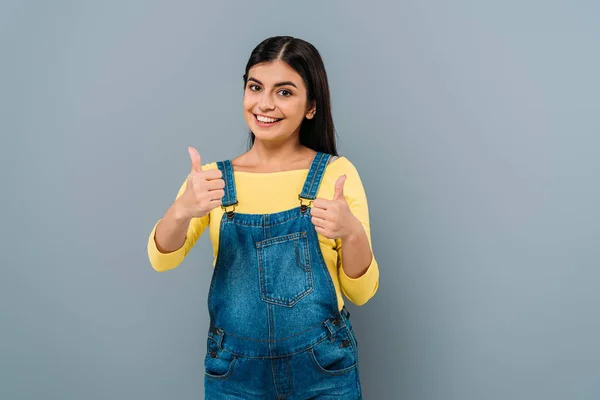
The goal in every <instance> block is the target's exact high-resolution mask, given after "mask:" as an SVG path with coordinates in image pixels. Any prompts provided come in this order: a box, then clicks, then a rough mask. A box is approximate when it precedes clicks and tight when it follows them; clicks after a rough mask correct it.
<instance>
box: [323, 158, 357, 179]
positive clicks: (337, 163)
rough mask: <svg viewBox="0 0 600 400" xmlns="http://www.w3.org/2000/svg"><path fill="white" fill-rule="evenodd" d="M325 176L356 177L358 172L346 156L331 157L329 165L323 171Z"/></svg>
mask: <svg viewBox="0 0 600 400" xmlns="http://www.w3.org/2000/svg"><path fill="white" fill-rule="evenodd" d="M325 173H326V174H328V175H329V174H331V175H336V176H339V175H344V174H346V175H358V170H357V169H356V167H355V166H354V164H353V163H352V161H350V160H349V159H348V158H347V157H346V156H339V157H337V156H332V157H331V160H330V161H329V165H328V166H327V169H326V170H325Z"/></svg>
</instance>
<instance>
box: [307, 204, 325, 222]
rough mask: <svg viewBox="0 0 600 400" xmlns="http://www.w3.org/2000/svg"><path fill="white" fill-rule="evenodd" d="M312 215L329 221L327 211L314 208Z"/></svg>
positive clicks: (311, 211)
mask: <svg viewBox="0 0 600 400" xmlns="http://www.w3.org/2000/svg"><path fill="white" fill-rule="evenodd" d="M310 215H312V216H313V217H317V218H322V219H327V210H323V209H322V208H315V207H313V208H311V210H310Z"/></svg>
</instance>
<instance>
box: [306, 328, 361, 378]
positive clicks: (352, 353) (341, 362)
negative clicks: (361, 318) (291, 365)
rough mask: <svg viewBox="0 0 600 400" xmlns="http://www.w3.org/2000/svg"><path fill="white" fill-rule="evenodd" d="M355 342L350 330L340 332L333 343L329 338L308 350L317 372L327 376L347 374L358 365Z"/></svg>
mask: <svg viewBox="0 0 600 400" xmlns="http://www.w3.org/2000/svg"><path fill="white" fill-rule="evenodd" d="M354 346H355V345H354V341H353V340H352V339H351V338H350V337H349V331H348V330H340V331H338V332H337V333H336V335H335V338H334V340H333V341H331V340H330V339H329V338H327V339H325V340H323V341H321V342H319V343H317V344H316V345H314V346H313V347H311V348H310V349H308V352H309V356H310V358H311V360H312V361H313V364H314V366H315V368H316V369H317V371H319V372H320V373H322V374H325V375H341V374H347V373H349V372H351V371H352V370H354V369H355V368H356V366H357V365H358V356H357V354H358V353H357V352H356V348H355V347H354Z"/></svg>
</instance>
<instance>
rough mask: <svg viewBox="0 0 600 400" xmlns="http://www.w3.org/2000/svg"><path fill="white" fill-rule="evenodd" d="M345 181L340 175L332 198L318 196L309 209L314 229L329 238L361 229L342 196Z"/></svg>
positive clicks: (344, 176)
mask: <svg viewBox="0 0 600 400" xmlns="http://www.w3.org/2000/svg"><path fill="white" fill-rule="evenodd" d="M345 182H346V175H342V176H340V177H339V178H338V180H337V181H336V183H335V193H334V196H333V200H326V199H322V198H318V199H316V200H315V201H314V202H313V207H312V208H311V210H310V214H311V222H312V223H313V225H314V226H315V230H316V231H317V232H318V233H320V234H321V235H323V236H325V237H326V238H329V239H340V238H341V239H344V238H346V237H350V236H352V235H353V234H355V233H357V232H359V231H360V229H362V225H361V224H360V221H359V220H358V219H357V218H356V217H355V216H354V214H352V211H351V210H350V207H349V206H348V203H347V202H346V199H345V197H344V183H345Z"/></svg>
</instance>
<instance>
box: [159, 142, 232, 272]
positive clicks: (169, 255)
mask: <svg viewBox="0 0 600 400" xmlns="http://www.w3.org/2000/svg"><path fill="white" fill-rule="evenodd" d="M188 152H189V154H190V158H191V161H192V170H191V172H190V174H189V175H188V177H187V179H186V181H185V182H184V183H183V185H182V186H181V188H180V189H179V192H178V193H177V197H176V198H175V201H174V202H173V204H172V205H171V207H169V209H168V210H167V212H166V213H165V215H164V216H163V218H161V219H160V220H159V221H158V223H157V224H156V225H155V226H154V229H153V230H152V232H151V233H150V237H149V238H148V257H149V259H150V263H151V264H152V268H154V269H155V270H156V271H159V272H162V271H167V270H169V269H173V268H175V267H176V266H178V265H179V264H180V263H181V262H182V261H183V259H184V258H185V256H186V255H187V253H188V251H189V250H190V249H191V248H192V247H193V246H194V244H195V243H196V241H197V240H198V238H199V237H200V235H201V234H202V232H204V229H206V227H207V226H208V224H209V222H210V211H211V210H212V209H214V208H215V207H218V206H220V205H221V199H222V197H223V196H224V195H225V193H224V191H223V188H224V187H225V181H224V180H223V179H222V173H221V171H220V170H218V169H217V170H212V169H211V168H203V167H202V159H201V157H200V154H199V153H198V151H197V150H196V149H194V148H192V147H190V148H188Z"/></svg>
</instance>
